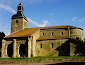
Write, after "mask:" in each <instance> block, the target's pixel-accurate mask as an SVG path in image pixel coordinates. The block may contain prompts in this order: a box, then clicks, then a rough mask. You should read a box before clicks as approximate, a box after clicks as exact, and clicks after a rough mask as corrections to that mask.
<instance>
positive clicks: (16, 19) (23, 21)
mask: <svg viewBox="0 0 85 65" xmlns="http://www.w3.org/2000/svg"><path fill="white" fill-rule="evenodd" d="M23 9H24V7H23V5H22V3H20V4H19V5H18V6H17V13H16V14H14V15H13V16H12V18H11V19H12V21H11V33H13V32H16V31H19V30H22V29H25V28H27V27H28V20H27V18H26V17H25V16H24V11H23Z"/></svg>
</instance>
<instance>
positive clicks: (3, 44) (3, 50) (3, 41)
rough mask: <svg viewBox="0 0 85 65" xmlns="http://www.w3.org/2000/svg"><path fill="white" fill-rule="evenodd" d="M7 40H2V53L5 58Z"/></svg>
mask: <svg viewBox="0 0 85 65" xmlns="http://www.w3.org/2000/svg"><path fill="white" fill-rule="evenodd" d="M5 42H6V41H5V40H4V39H3V40H2V52H1V57H2V58H5Z"/></svg>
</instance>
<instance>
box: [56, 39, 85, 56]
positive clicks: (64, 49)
mask: <svg viewBox="0 0 85 65" xmlns="http://www.w3.org/2000/svg"><path fill="white" fill-rule="evenodd" d="M70 43H73V44H75V45H76V47H75V49H76V50H75V52H74V53H75V55H77V54H78V55H79V56H85V51H84V50H85V42H83V41H81V40H78V39H69V40H68V41H66V42H65V43H63V44H62V45H61V46H59V47H58V48H56V49H55V50H57V51H58V52H59V56H70ZM75 55H74V56H75Z"/></svg>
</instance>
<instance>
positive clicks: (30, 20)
mask: <svg viewBox="0 0 85 65" xmlns="http://www.w3.org/2000/svg"><path fill="white" fill-rule="evenodd" d="M27 19H28V21H29V22H31V23H33V24H34V25H37V26H38V27H45V26H46V25H47V24H48V21H47V20H44V21H43V24H38V23H37V22H36V21H34V20H32V19H30V18H27Z"/></svg>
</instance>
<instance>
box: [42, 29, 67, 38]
mask: <svg viewBox="0 0 85 65" xmlns="http://www.w3.org/2000/svg"><path fill="white" fill-rule="evenodd" d="M52 32H53V35H52ZM62 32H63V35H62ZM43 33H44V36H53V37H57V36H68V29H45V30H41V31H40V36H41V37H42V36H43Z"/></svg>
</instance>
